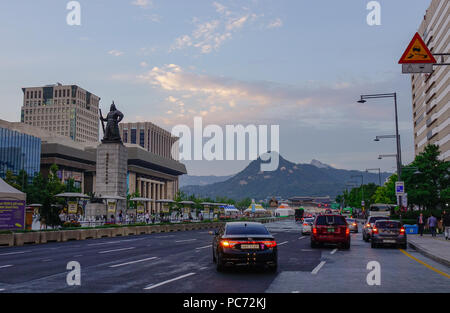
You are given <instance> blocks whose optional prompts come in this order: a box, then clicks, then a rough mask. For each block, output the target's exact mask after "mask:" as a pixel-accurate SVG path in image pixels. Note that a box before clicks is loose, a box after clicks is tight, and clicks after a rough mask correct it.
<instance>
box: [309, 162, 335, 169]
mask: <svg viewBox="0 0 450 313" xmlns="http://www.w3.org/2000/svg"><path fill="white" fill-rule="evenodd" d="M311 165H314V166H315V167H318V168H333V167H332V166H330V165H328V164H325V163H322V162H320V161H318V160H312V161H311Z"/></svg>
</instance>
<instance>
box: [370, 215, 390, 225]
mask: <svg viewBox="0 0 450 313" xmlns="http://www.w3.org/2000/svg"><path fill="white" fill-rule="evenodd" d="M387 219H388V218H387V217H385V216H372V217H370V218H369V223H371V224H372V223H375V222H376V221H379V220H387Z"/></svg>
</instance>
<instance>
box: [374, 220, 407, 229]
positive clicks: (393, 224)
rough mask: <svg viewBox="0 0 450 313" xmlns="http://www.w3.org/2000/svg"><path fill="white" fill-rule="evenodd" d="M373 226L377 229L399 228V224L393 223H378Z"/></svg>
mask: <svg viewBox="0 0 450 313" xmlns="http://www.w3.org/2000/svg"><path fill="white" fill-rule="evenodd" d="M375 225H376V226H377V227H378V228H393V229H397V228H401V224H400V222H395V221H378V222H376V223H375Z"/></svg>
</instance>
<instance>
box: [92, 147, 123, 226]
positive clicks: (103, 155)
mask: <svg viewBox="0 0 450 313" xmlns="http://www.w3.org/2000/svg"><path fill="white" fill-rule="evenodd" d="M127 173H128V151H127V148H126V147H125V146H124V145H123V144H122V143H121V142H104V143H101V144H100V145H99V146H98V147H97V173H96V185H95V187H96V188H95V193H96V195H97V196H98V197H104V196H120V197H124V198H126V197H127ZM126 206H127V202H126V200H118V201H117V205H116V212H115V213H114V215H115V217H116V219H117V217H118V215H119V212H120V211H122V214H123V215H124V214H125V212H126ZM111 214H113V213H112V212H108V217H110V216H111Z"/></svg>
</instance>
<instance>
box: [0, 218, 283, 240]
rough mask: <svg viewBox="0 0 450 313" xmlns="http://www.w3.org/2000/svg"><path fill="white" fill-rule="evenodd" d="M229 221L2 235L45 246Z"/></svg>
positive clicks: (276, 219)
mask: <svg viewBox="0 0 450 313" xmlns="http://www.w3.org/2000/svg"><path fill="white" fill-rule="evenodd" d="M284 219H286V218H285V217H271V218H261V219H249V220H247V221H255V222H260V223H270V222H275V221H279V220H284ZM226 222H227V221H217V222H202V223H176V224H162V225H135V226H119V227H118V226H116V227H113V226H112V227H110V228H91V229H70V230H67V229H62V230H51V231H30V232H20V233H10V234H0V247H1V246H8V247H11V246H23V245H26V244H45V243H49V242H66V241H72V240H87V239H99V238H107V237H117V236H133V235H135V236H136V235H143V234H152V233H161V232H166V233H167V232H178V231H190V230H200V229H211V228H216V227H219V226H220V225H222V224H225V223H226Z"/></svg>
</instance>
